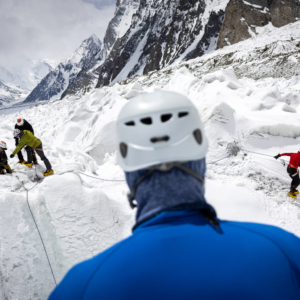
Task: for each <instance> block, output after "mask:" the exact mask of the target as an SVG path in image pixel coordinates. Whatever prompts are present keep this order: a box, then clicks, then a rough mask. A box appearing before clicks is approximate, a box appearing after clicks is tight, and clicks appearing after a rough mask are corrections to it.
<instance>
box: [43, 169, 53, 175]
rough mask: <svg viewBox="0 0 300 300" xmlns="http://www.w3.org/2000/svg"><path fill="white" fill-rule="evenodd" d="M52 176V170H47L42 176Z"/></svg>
mask: <svg viewBox="0 0 300 300" xmlns="http://www.w3.org/2000/svg"><path fill="white" fill-rule="evenodd" d="M52 174H53V170H52V169H49V170H47V171H46V172H45V173H44V176H49V175H52Z"/></svg>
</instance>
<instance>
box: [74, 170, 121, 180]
mask: <svg viewBox="0 0 300 300" xmlns="http://www.w3.org/2000/svg"><path fill="white" fill-rule="evenodd" d="M78 173H79V174H82V175H84V176H87V177H90V178H94V179H98V180H102V181H126V180H124V179H103V178H99V177H94V176H91V175H87V174H85V173H83V172H78Z"/></svg>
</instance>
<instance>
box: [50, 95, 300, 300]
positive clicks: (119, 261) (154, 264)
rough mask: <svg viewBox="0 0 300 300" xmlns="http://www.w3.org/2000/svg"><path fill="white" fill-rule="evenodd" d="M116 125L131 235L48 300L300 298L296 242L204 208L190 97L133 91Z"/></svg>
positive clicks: (299, 243)
mask: <svg viewBox="0 0 300 300" xmlns="http://www.w3.org/2000/svg"><path fill="white" fill-rule="evenodd" d="M116 127H117V139H116V141H117V145H118V149H119V152H118V163H119V165H120V166H121V167H122V168H123V170H124V171H125V176H126V181H127V184H128V186H129V188H130V193H129V195H128V196H129V198H128V199H129V203H130V206H131V207H135V206H137V210H136V224H135V225H134V227H133V234H132V235H131V236H130V237H128V238H126V239H125V240H123V241H121V242H119V243H117V244H116V245H114V246H112V247H111V248H109V249H107V250H106V251H104V252H103V253H101V254H99V255H97V256H96V257H94V258H91V259H89V260H87V261H85V262H82V263H80V264H78V265H76V266H75V267H74V268H72V269H71V270H70V271H69V272H68V273H67V275H66V276H65V277H64V279H63V280H62V282H61V283H60V284H59V285H58V286H57V287H56V289H55V290H54V291H53V292H52V294H51V295H50V297H49V300H71V299H72V300H79V299H89V300H96V299H101V300H104V299H109V300H117V299H130V300H140V299H143V300H150V299H151V300H153V299H155V300H166V299H172V300H183V299H184V300H185V299H207V300H208V299H210V300H219V299H230V300H241V299H245V300H269V299H272V300H275V299H277V300H279V299H289V300H299V299H300V260H299V253H300V239H299V238H297V237H296V236H295V235H293V234H291V233H289V232H286V231H284V230H282V229H280V228H277V227H274V226H268V225H263V224H255V223H245V222H231V221H222V220H219V219H218V218H217V215H216V212H215V210H214V208H213V207H212V206H211V205H209V204H208V203H207V202H206V200H205V196H204V178H205V172H206V162H205V156H206V153H207V150H208V142H207V138H206V136H205V133H204V126H203V124H202V122H201V119H200V116H199V113H198V111H197V109H196V107H195V106H194V104H193V103H192V102H191V101H190V100H189V99H188V98H186V97H185V96H183V95H180V94H177V93H174V92H167V91H160V92H155V93H150V94H143V95H139V96H137V97H136V98H133V99H131V100H130V101H129V102H127V103H126V104H125V106H124V107H123V108H122V110H121V112H120V114H119V116H118V118H117V123H116ZM220 197H222V194H220ZM100 217H101V216H99V218H100Z"/></svg>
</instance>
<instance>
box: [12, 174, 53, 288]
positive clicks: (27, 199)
mask: <svg viewBox="0 0 300 300" xmlns="http://www.w3.org/2000/svg"><path fill="white" fill-rule="evenodd" d="M16 178H17V179H18V180H19V181H20V182H21V184H22V186H23V188H24V190H25V191H26V201H27V205H28V208H29V211H30V214H31V216H32V219H33V221H34V224H35V227H36V229H37V231H38V234H39V236H40V239H41V242H42V244H43V247H44V251H45V254H46V257H47V260H48V264H49V267H50V270H51V273H52V277H53V280H54V283H55V286H57V283H56V279H55V276H54V272H53V269H52V266H51V263H50V259H49V256H48V252H47V249H46V246H45V244H44V240H43V238H42V235H41V233H40V230H39V227H38V225H37V223H36V220H35V218H34V215H33V212H32V210H31V207H30V204H29V196H28V193H29V191H31V190H32V189H34V188H35V187H36V186H37V185H38V184H39V183H41V182H37V183H36V184H35V185H34V186H33V187H31V188H30V189H27V188H26V187H25V185H24V184H23V182H22V181H21V180H20V179H19V177H18V176H16Z"/></svg>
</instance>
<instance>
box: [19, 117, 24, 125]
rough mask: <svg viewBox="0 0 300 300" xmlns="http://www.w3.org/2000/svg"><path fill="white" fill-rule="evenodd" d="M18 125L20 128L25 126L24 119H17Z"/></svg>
mask: <svg viewBox="0 0 300 300" xmlns="http://www.w3.org/2000/svg"><path fill="white" fill-rule="evenodd" d="M17 125H18V126H23V125H24V119H23V118H18V119H17Z"/></svg>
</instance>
